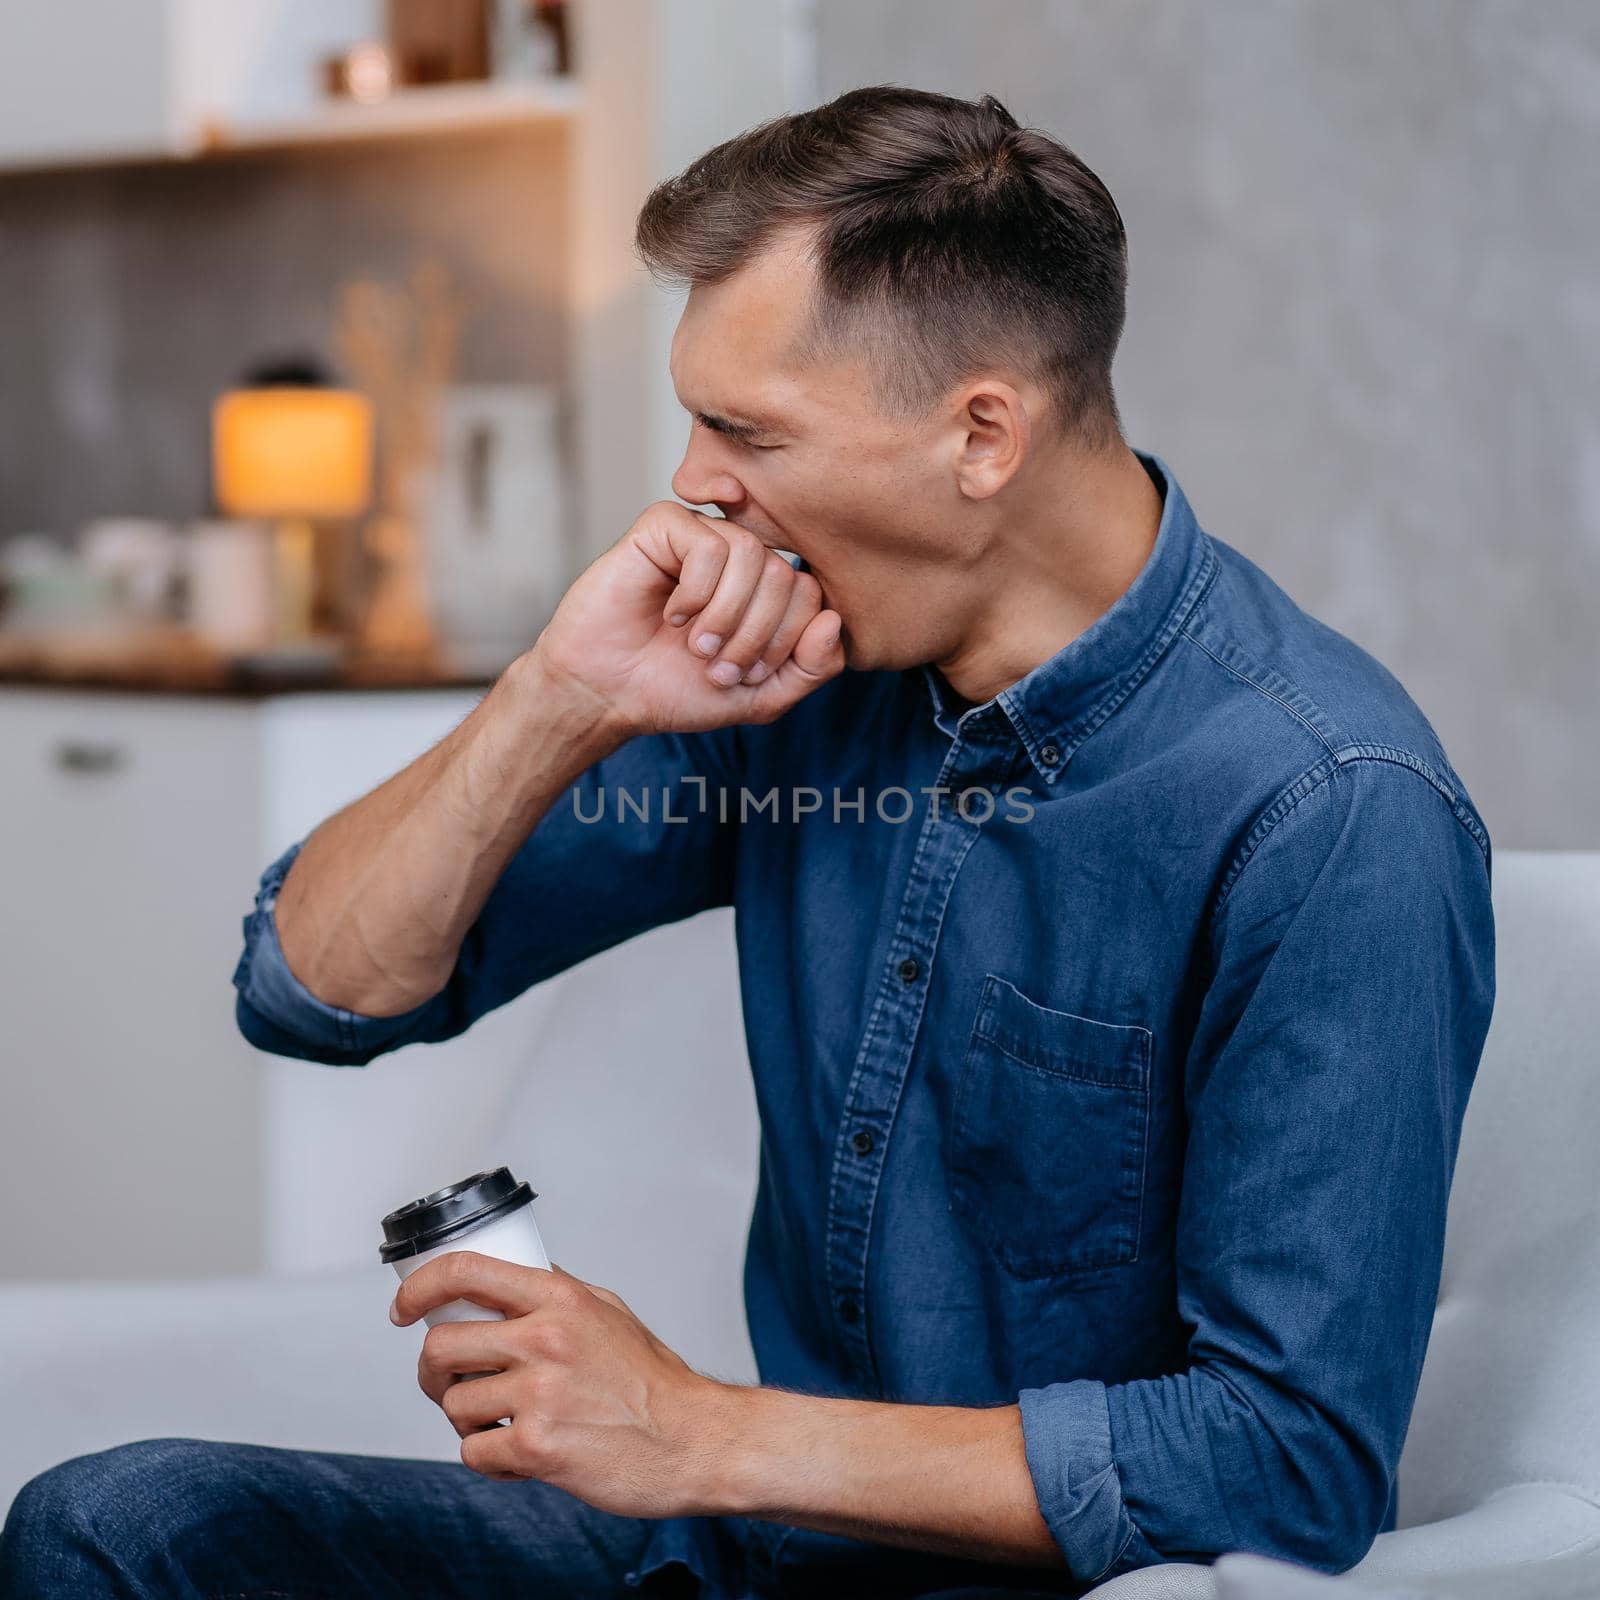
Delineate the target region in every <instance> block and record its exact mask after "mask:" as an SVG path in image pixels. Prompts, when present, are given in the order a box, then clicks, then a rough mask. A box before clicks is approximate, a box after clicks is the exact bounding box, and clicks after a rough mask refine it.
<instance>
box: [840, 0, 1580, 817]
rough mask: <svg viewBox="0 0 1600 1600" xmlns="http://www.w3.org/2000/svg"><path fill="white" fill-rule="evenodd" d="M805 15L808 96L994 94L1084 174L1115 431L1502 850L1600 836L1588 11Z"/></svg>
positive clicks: (852, 10) (884, 4) (869, 11)
mask: <svg viewBox="0 0 1600 1600" xmlns="http://www.w3.org/2000/svg"><path fill="white" fill-rule="evenodd" d="M818 18H819V26H820V51H819V59H820V71H821V88H822V91H823V92H824V93H825V94H833V93H837V92H838V91H839V90H841V89H844V88H848V87H850V86H852V85H854V84H861V83H872V82H881V81H894V82H900V83H908V84H915V85H917V86H919V87H924V88H931V89H942V90H946V91H948V92H951V93H957V94H967V95H970V94H977V93H980V92H983V91H989V92H991V93H994V94H996V95H998V96H999V97H1000V98H1001V99H1002V100H1003V101H1005V103H1006V104H1007V105H1008V106H1009V107H1010V109H1011V110H1012V112H1013V113H1014V114H1015V115H1016V116H1017V117H1018V119H1019V120H1021V121H1024V122H1031V123H1035V124H1037V125H1039V126H1041V127H1044V128H1047V129H1049V130H1050V131H1051V132H1052V133H1054V134H1055V135H1057V137H1059V138H1062V139H1063V140H1065V141H1066V143H1068V144H1069V145H1071V146H1072V147H1073V149H1075V150H1076V151H1077V152H1078V154H1079V155H1081V156H1082V157H1083V158H1084V160H1086V161H1087V162H1088V163H1089V165H1090V166H1092V167H1093V168H1094V169H1095V170H1096V171H1097V172H1098V173H1099V174H1100V176H1101V177H1102V178H1104V179H1105V181H1106V183H1107V184H1108V185H1109V186H1110V188H1111V191H1112V193H1113V194H1114V195H1115V196H1116V198H1117V203H1118V206H1119V207H1120V209H1121V211H1122V214H1123V218H1124V220H1125V221H1126V223H1127V226H1128V234H1129V241H1130V278H1131V284H1130V292H1129V317H1128V329H1127V332H1126V334H1125V336H1124V342H1123V347H1122V352H1121V355H1120V357H1119V361H1118V366H1117V386H1118V397H1119V401H1120V403H1121V405H1122V408H1123V414H1124V419H1125V421H1126V422H1127V424H1128V428H1129V432H1130V435H1131V437H1132V439H1133V440H1134V442H1136V443H1138V444H1140V445H1141V446H1142V447H1144V448H1147V449H1153V450H1155V451H1156V452H1157V453H1158V454H1160V455H1162V456H1163V457H1165V458H1166V460H1167V461H1169V462H1170V463H1171V465H1172V467H1173V469H1174V471H1175V472H1176V473H1177V474H1178V476H1179V478H1180V480H1181V482H1182V483H1183V485H1184V487H1185V489H1186V491H1187V492H1188V494H1189V496H1190V498H1191V499H1192V500H1193V501H1194V503H1195V506H1196V508H1197V510H1198V512H1199V514H1200V517H1201V520H1202V522H1203V523H1204V525H1205V526H1206V527H1207V528H1208V530H1209V531H1211V532H1213V533H1215V534H1216V535H1218V536H1219V537H1221V538H1224V539H1226V540H1228V541H1229V542H1230V543H1231V544H1234V545H1236V546H1237V547H1238V548H1240V549H1241V550H1243V551H1244V552H1245V553H1246V554H1247V555H1249V556H1250V557H1251V558H1252V559H1254V560H1256V561H1258V562H1259V563H1260V564H1261V565H1262V566H1264V567H1265V568H1266V570H1267V571H1268V572H1269V573H1271V574H1272V575H1273V577H1275V578H1276V579H1277V580H1278V582H1279V583H1281V584H1282V585H1283V587H1284V588H1285V589H1287V590H1288V591H1289V593H1290V594H1291V595H1293V596H1294V597H1295V598H1296V599H1297V600H1298V601H1299V602H1300V603H1301V604H1302V605H1303V606H1305V607H1306V608H1307V609H1308V610H1310V611H1311V612H1312V613H1313V614H1314V615H1317V616H1319V617H1321V618H1322V619H1323V620H1324V621H1326V622H1328V623H1330V624H1331V625H1332V626H1334V627H1336V628H1338V629H1340V630H1341V631H1342V632H1344V633H1346V634H1348V635H1349V636H1350V637H1352V638H1353V639H1355V640H1356V641H1358V642H1359V643H1360V644H1362V645H1364V646H1365V647H1366V648H1367V649H1369V650H1371V651H1372V652H1373V653H1374V654H1376V655H1377V656H1378V657H1379V658H1380V659H1381V660H1382V661H1383V662H1384V663H1385V664H1386V665H1388V666H1389V667H1390V669H1391V670H1392V671H1394V672H1395V673H1396V675H1397V676H1398V677H1399V678H1400V679H1401V681H1402V682H1403V683H1404V684H1405V685H1406V686H1407V688H1408V689H1409V690H1410V691H1411V693H1412V695H1413V697H1414V698H1415V699H1416V700H1417V701H1418V703H1419V704H1420V705H1421V706H1422V708H1423V710H1424V711H1425V712H1426V713H1427V714H1428V716H1429V717H1430V718H1431V719H1432V721H1433V723H1434V726H1435V727H1436V728H1437V729H1438V731H1439V734H1440V737H1441V738H1442V739H1443V741H1444V743H1445V747H1446V749H1447V750H1448V751H1449V752H1450V755H1451V758H1452V760H1453V761H1454V762H1455V764H1456V767H1457V769H1458V770H1459V771H1460V773H1461V775H1462V777H1463V779H1464V780H1465V782H1466V784H1467V787H1468V789H1469V790H1470V791H1471V792H1472V795H1473V798H1474V799H1475V800H1476V801H1477V803H1478V804H1479V806H1480V807H1481V808H1482V810H1483V812H1484V814H1485V817H1486V820H1487V822H1488V825H1489V829H1490V832H1491V834H1492V836H1493V838H1494V840H1495V843H1496V844H1497V845H1501V846H1506V847H1512V846H1542V847H1555V848H1573V847H1586V848H1594V847H1597V846H1600V737H1597V735H1600V715H1597V712H1596V706H1595V702H1596V695H1597V692H1600V275H1597V272H1596V262H1597V261H1600V206H1597V205H1596V203H1595V193H1596V190H1595V172H1596V160H1595V150H1596V135H1597V133H1600V8H1597V7H1595V6H1594V5H1593V3H1592V0H1548V3H1543V4H1540V5H1525V4H1517V3H1515V0H1360V3H1354V4H1352V3H1350V0H1274V3H1272V4H1268V5H1263V4H1260V3H1259V0H1212V3H1210V4H1205V5H1200V4H1189V3H1186V0H1116V3H1109V0H1005V3H1004V4H991V5H985V6H972V5H969V4H963V3H960V0H819V5H818Z"/></svg>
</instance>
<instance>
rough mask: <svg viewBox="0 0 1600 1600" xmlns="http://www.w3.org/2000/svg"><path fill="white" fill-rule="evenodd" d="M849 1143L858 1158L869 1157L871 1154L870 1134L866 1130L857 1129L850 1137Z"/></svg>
mask: <svg viewBox="0 0 1600 1600" xmlns="http://www.w3.org/2000/svg"><path fill="white" fill-rule="evenodd" d="M850 1143H851V1145H852V1146H853V1148H854V1149H855V1153H856V1154H857V1155H858V1156H865V1155H870V1154H871V1153H872V1134H871V1133H870V1132H869V1131H868V1130H867V1129H866V1128H857V1129H856V1131H855V1132H854V1133H853V1134H851V1135H850Z"/></svg>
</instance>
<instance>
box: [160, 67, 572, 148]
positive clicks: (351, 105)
mask: <svg viewBox="0 0 1600 1600" xmlns="http://www.w3.org/2000/svg"><path fill="white" fill-rule="evenodd" d="M579 102H580V91H579V89H578V86H577V85H576V84H575V83H573V82H572V81H571V80H570V79H551V80H550V81H548V82H543V83H525V84H520V83H519V84H506V83H460V84H445V85H441V86H440V87H438V88H433V89H402V90H400V91H398V92H397V93H395V94H393V95H391V96H390V97H389V98H388V99H387V100H380V101H377V102H376V103H374V104H372V105H358V104H357V103H355V102H354V101H350V102H336V103H329V104H328V105H326V106H322V107H319V108H318V109H317V110H315V111H312V112H310V113H308V114H307V115H306V116H303V117H296V118H293V119H290V120H287V121H282V122H263V123H228V122H222V121H217V122H212V123H209V124H207V125H206V126H205V127H204V128H203V129H202V130H201V132H200V134H199V137H198V139H197V140H196V142H195V144H194V147H193V148H192V149H191V150H190V151H188V152H185V153H186V154H188V155H190V156H195V157H206V156H217V155H228V154H232V153H234V152H247V151H252V150H294V149H312V148H315V147H317V146H318V145H328V144H347V143H353V142H359V141H363V140H382V139H406V138H417V137H423V136H432V135H439V134H453V133H475V132H478V131H480V130H487V129H494V128H506V127H529V126H535V125H539V124H565V123H569V122H571V121H572V119H573V118H574V116H575V115H576V114H577V110H578V106H579Z"/></svg>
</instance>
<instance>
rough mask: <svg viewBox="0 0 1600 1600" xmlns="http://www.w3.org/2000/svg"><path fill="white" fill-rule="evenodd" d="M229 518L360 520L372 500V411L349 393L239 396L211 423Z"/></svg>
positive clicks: (246, 392)
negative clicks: (340, 518) (341, 518)
mask: <svg viewBox="0 0 1600 1600" xmlns="http://www.w3.org/2000/svg"><path fill="white" fill-rule="evenodd" d="M211 451H212V473H213V482H214V487H215V490H216V497H217V504H218V507H219V508H220V509H221V510H222V512H223V513H224V514H225V515H227V516H230V517H354V516H358V515H360V513H361V512H363V511H365V510H366V508H367V503H368V501H369V500H370V499H371V496H372V407H371V406H370V405H369V404H368V402H367V398H366V396H365V395H360V394H355V393H352V392H351V391H350V390H348V389H311V388H287V387H285V388H263V389H233V390H230V391H229V392H228V393H227V394H224V395H221V396H220V397H219V398H218V399H217V402H216V405H215V406H214V408H213V411H212V418H211Z"/></svg>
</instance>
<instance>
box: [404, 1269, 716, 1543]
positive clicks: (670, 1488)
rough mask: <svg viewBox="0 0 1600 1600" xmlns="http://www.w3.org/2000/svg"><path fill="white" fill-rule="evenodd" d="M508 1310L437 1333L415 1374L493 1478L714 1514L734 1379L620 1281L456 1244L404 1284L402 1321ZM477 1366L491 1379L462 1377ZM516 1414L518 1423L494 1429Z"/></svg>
mask: <svg viewBox="0 0 1600 1600" xmlns="http://www.w3.org/2000/svg"><path fill="white" fill-rule="evenodd" d="M457 1299H465V1300H470V1301H472V1302H473V1303H474V1304H475V1305H480V1306H483V1307H485V1308H486V1309H489V1310H494V1311H501V1312H503V1313H504V1314H505V1317H506V1320H505V1321H503V1322H445V1323H440V1324H439V1326H438V1327H436V1328H430V1329H429V1330H428V1336H427V1338H426V1339H424V1340H423V1343H422V1356H421V1359H420V1360H419V1361H418V1363H417V1382H418V1383H419V1384H420V1385H421V1388H422V1391H423V1393H424V1394H426V1395H427V1396H428V1398H429V1399H430V1400H432V1401H434V1402H435V1403H436V1404H437V1405H438V1406H439V1407H440V1409H441V1410H442V1411H443V1412H444V1414H445V1415H446V1416H447V1417H448V1418H449V1419H450V1421H451V1423H452V1424H453V1425H454V1427H455V1430H456V1432H457V1433H458V1434H460V1436H461V1441H462V1443H461V1460H462V1461H463V1463H464V1464H465V1465H467V1466H469V1467H471V1468H472V1470H473V1471H474V1472H480V1473H482V1474H483V1475H484V1476H485V1477H487V1478H496V1479H516V1478H539V1479H542V1480H543V1481H544V1482H546V1483H553V1484H555V1485H557V1486H558V1487H560V1488H562V1489H566V1490H568V1491H569V1492H570V1493H572V1494H575V1495H577V1496H578V1498H579V1499H581V1500H585V1501H587V1502H588V1503H589V1504H590V1505H592V1506H597V1507H599V1508H600V1509H601V1510H603V1511H612V1512H616V1513H618V1514H619V1515H623V1516H632V1517H664V1516H692V1515H702V1514H705V1513H706V1511H707V1508H708V1496H707V1494H706V1492H705V1491H704V1490H703V1488H702V1487H701V1486H702V1485H703V1484H706V1483H709V1482H710V1481H711V1477H712V1474H713V1473H714V1469H715V1467H716V1465H717V1462H716V1459H715V1458H716V1455H717V1449H718V1445H719V1443H720V1436H719V1432H718V1423H719V1420H720V1418H721V1415H722V1412H723V1409H724V1401H723V1396H724V1395H725V1394H726V1393H727V1392H728V1390H727V1386H726V1385H724V1384H721V1383H718V1382H717V1381H716V1380H715V1379H713V1378H708V1377H705V1376H704V1375H703V1374H701V1373H698V1372H695V1371H694V1370H693V1369H692V1368H691V1367H689V1366H688V1364H687V1363H686V1362H685V1361H684V1360H683V1359H682V1358H681V1357H680V1356H677V1355H675V1354H674V1353H673V1352H672V1351H671V1350H669V1349H668V1348H667V1347H666V1345H664V1344H663V1343H662V1342H661V1341H660V1340H659V1339H658V1338H656V1336H655V1335H654V1334H653V1333H651V1332H650V1330H649V1329H648V1328H647V1327H645V1325H644V1324H643V1323H642V1322H640V1321H639V1319H638V1318H637V1317H636V1316H635V1315H634V1314H633V1312H632V1311H630V1310H629V1309H628V1307H627V1305H626V1304H624V1302H623V1301H622V1300H621V1299H620V1298H619V1297H618V1296H617V1295H615V1294H613V1293H612V1292H611V1290H609V1289H601V1288H597V1287H596V1286H595V1285H593V1284H589V1283H585V1282H584V1281H583V1280H582V1279H581V1278H575V1277H573V1276H572V1275H571V1274H570V1273H568V1272H564V1271H563V1270H562V1269H561V1268H560V1267H556V1268H554V1269H553V1270H552V1271H550V1272H545V1271H543V1270H541V1269H539V1268H537V1267H519V1266H514V1265H512V1264H511V1263H510V1262H506V1261H500V1260H497V1259H495V1258H494V1257H492V1256H485V1255H480V1254H478V1253H477V1252H476V1251H473V1250H457V1251H452V1252H450V1253H449V1254H448V1255H443V1256H440V1257H438V1258H437V1259H436V1260H433V1261H430V1262H429V1263H428V1264H427V1265H426V1266H425V1267H419V1268H418V1269H417V1271H415V1272H414V1273H412V1274H411V1276H410V1277H409V1278H407V1279H406V1281H405V1282H404V1283H403V1284H401V1286H400V1291H399V1293H398V1294H396V1296H395V1299H394V1307H393V1309H392V1310H391V1312H390V1317H391V1319H392V1320H393V1321H395V1322H397V1323H399V1324H400V1325H401V1326H402V1327H404V1326H406V1325H407V1324H409V1323H412V1322H415V1321H416V1320H417V1319H418V1318H419V1317H420V1316H422V1314H423V1313H424V1312H426V1311H429V1310H431V1309H432V1308H433V1307H435V1306H440V1305H443V1304H445V1302H446V1301H449V1300H457ZM468 1373H481V1374H486V1375H485V1376H481V1377H470V1378H468V1377H463V1375H464V1374H468ZM501 1418H509V1419H510V1426H509V1427H496V1426H495V1424H496V1423H497V1422H498V1421H499V1420H500V1419H501Z"/></svg>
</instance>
